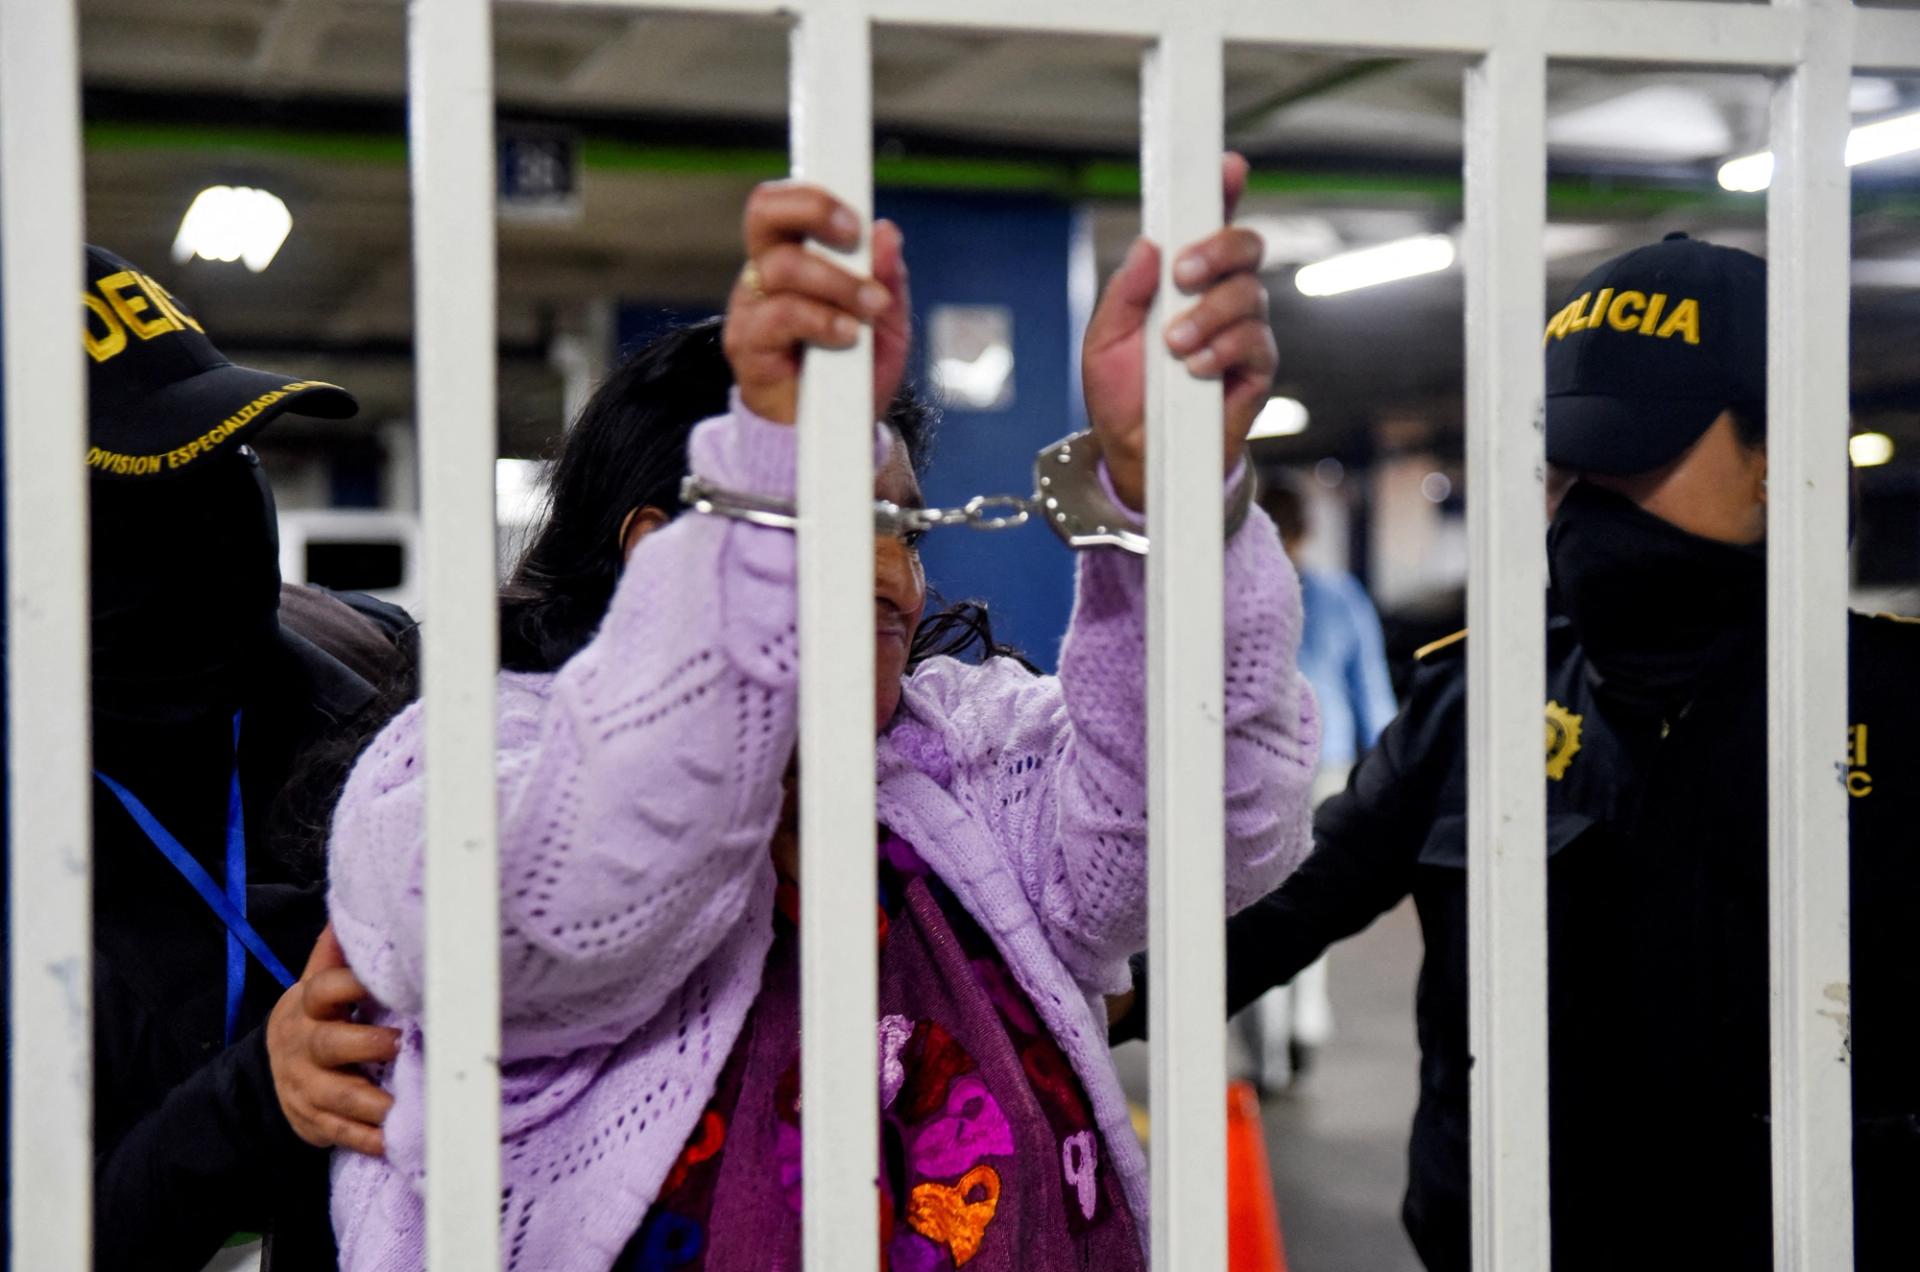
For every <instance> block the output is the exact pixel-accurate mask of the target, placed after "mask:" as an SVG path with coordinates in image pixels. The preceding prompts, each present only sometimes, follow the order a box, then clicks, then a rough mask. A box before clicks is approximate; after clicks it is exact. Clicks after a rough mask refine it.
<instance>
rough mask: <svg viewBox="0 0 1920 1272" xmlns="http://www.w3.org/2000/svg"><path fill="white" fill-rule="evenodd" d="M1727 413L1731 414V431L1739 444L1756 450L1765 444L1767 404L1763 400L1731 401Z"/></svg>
mask: <svg viewBox="0 0 1920 1272" xmlns="http://www.w3.org/2000/svg"><path fill="white" fill-rule="evenodd" d="M1727 413H1728V414H1729V415H1731V416H1733V431H1734V432H1735V433H1736V434H1738V435H1739V438H1740V444H1741V445H1742V446H1745V447H1747V448H1748V449H1750V450H1758V449H1760V448H1761V447H1764V446H1765V445H1766V444H1767V404H1766V403H1765V402H1764V401H1754V402H1732V403H1729V404H1728V405H1727Z"/></svg>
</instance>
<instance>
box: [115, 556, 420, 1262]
mask: <svg viewBox="0 0 1920 1272" xmlns="http://www.w3.org/2000/svg"><path fill="white" fill-rule="evenodd" d="M284 598H285V599H283V602H282V611H283V613H282V620H281V624H280V627H279V630H278V631H277V632H275V633H274V634H273V635H272V636H271V637H270V638H269V639H268V640H267V641H265V642H264V643H263V645H262V647H261V649H260V651H259V654H258V660H257V662H255V663H254V665H253V667H252V669H251V672H250V674H249V675H248V676H247V677H246V684H247V691H246V693H245V694H244V698H245V701H244V703H243V704H242V716H243V720H244V724H245V728H244V731H243V733H242V743H241V748H240V777H241V787H242V792H243V806H244V809H245V814H246V832H247V842H248V844H249V851H248V863H249V869H250V875H249V880H248V887H247V895H248V906H247V911H248V918H249V919H250V921H251V922H252V923H253V925H254V927H255V928H256V929H257V930H258V931H259V932H260V934H261V936H262V938H263V939H264V940H265V941H266V942H267V944H268V946H269V947H270V948H272V949H273V951H274V952H275V954H277V955H278V956H279V958H280V959H281V961H282V962H283V963H284V964H286V966H287V967H288V968H289V969H291V970H292V971H293V972H294V973H295V974H297V973H298V972H299V969H300V967H301V965H302V963H303V962H304V961H305V959H306V955H307V951H309V950H310V949H311V948H312V947H313V943H314V941H315V939H316V938H317V937H318V936H319V934H320V929H321V928H322V926H324V925H325V923H326V895H325V892H326V878H325V873H326V872H325V861H324V857H323V855H322V848H323V845H322V843H321V842H320V840H321V838H322V836H323V834H324V822H322V823H321V824H320V825H319V826H315V825H312V824H309V823H311V822H313V821H314V820H315V819H316V818H318V817H322V816H323V815H324V812H325V804H326V802H327V796H328V795H329V794H330V791H329V790H321V789H316V786H324V787H329V788H330V787H332V785H333V783H334V781H335V780H336V779H337V778H339V777H340V776H343V775H344V772H343V770H344V765H345V761H346V759H347V757H348V755H349V754H350V753H351V751H350V748H351V743H352V741H354V740H357V739H360V738H363V737H366V736H370V734H371V732H372V729H373V725H374V723H375V722H376V720H377V718H378V717H377V716H375V715H373V714H371V713H376V712H377V713H381V714H384V712H385V704H384V700H383V698H382V697H381V694H380V692H379V691H380V689H381V688H382V683H383V681H384V680H385V679H386V678H387V677H388V676H400V677H403V676H405V674H406V669H407V662H406V658H405V655H404V653H403V652H402V651H403V648H404V646H405V643H406V642H407V641H408V640H410V639H411V637H410V630H411V628H410V621H409V620H408V619H407V618H406V616H405V615H404V613H403V612H401V611H399V610H398V609H395V608H394V607H392V606H383V605H381V603H379V602H377V601H373V600H371V599H370V598H367V597H359V596H353V597H346V598H335V597H334V596H333V595H332V594H329V593H325V592H323V591H320V590H318V589H307V588H292V587H290V588H287V589H285V592H284ZM228 728H229V726H228V724H227V721H226V720H225V719H224V718H216V719H212V720H209V721H206V722H204V723H203V724H202V725H201V726H200V729H199V731H200V732H204V733H208V734H209V736H206V737H196V736H195V735H194V734H195V730H194V729H192V728H182V727H180V726H178V725H175V726H171V727H169V728H167V729H166V730H165V737H164V738H162V739H159V740H155V739H152V738H147V737H143V736H142V735H141V734H140V733H139V732H135V731H129V730H126V729H120V730H115V731H113V732H111V733H106V734H104V735H103V736H102V737H101V739H100V741H99V744H98V746H97V749H96V756H95V760H96V763H97V764H98V765H99V767H100V769H101V771H102V772H107V773H112V774H115V775H116V776H117V777H121V778H124V780H125V781H126V783H127V785H129V786H130V787H134V788H136V789H137V790H138V792H140V793H141V794H142V796H143V800H144V802H145V803H146V804H147V806H148V807H149V808H150V809H151V810H152V812H153V813H154V815H155V816H156V817H157V818H158V819H159V820H160V822H161V824H162V825H164V826H166V827H167V828H168V829H169V830H171V831H172V832H173V833H174V834H175V835H176V836H178V838H179V839H180V841H181V843H182V844H183V846H185V847H186V848H187V850H188V851H189V852H190V853H192V854H193V855H194V857H195V858H196V859H198V860H199V861H200V862H201V864H202V866H204V867H205V868H206V869H207V870H208V872H209V873H210V874H212V875H213V876H214V877H216V878H218V877H219V874H220V871H221V868H222V864H223V863H222V861H221V850H222V848H223V846H224V835H225V829H226V811H227V810H226V795H227V784H228V777H229V774H230V773H231V771H232V770H231V767H230V763H231V761H230V756H231V748H230V742H229V739H228ZM340 742H344V743H345V744H346V746H345V748H344V749H342V748H339V747H338V744H339V743H340ZM316 747H330V748H336V749H338V757H337V762H336V763H335V764H333V765H330V766H328V767H327V768H326V770H325V771H324V772H316V773H315V774H314V782H313V783H307V782H303V781H301V780H300V779H301V778H303V777H305V776H307V774H305V773H304V772H303V766H304V765H306V764H308V763H310V762H312V760H313V756H314V751H315V749H316ZM290 774H292V775H295V779H296V780H295V782H294V784H293V786H294V789H293V790H290V789H289V775H290ZM309 793H310V794H311V797H312V800H313V803H312V804H311V805H310V806H308V807H300V806H299V805H301V804H303V803H305V802H306V800H304V799H303V796H306V795H308V794H309ZM93 823H94V874H93V881H94V887H93V892H94V968H93V982H94V1064H95V1072H96V1075H97V1081H96V1084H95V1099H94V1157H95V1190H96V1195H95V1198H94V1211H95V1215H96V1219H97V1222H96V1224H95V1236H94V1265H95V1266H96V1267H98V1268H102V1269H121V1268H126V1269H135V1268H137V1269H142V1270H143V1272H144V1270H146V1269H168V1268H177V1269H182V1270H183V1272H194V1270H197V1269H198V1268H200V1267H202V1266H204V1265H205V1263H206V1261H207V1259H208V1257H209V1255H210V1254H211V1253H212V1252H213V1251H215V1250H217V1249H218V1248H219V1246H220V1245H221V1244H222V1243H223V1242H224V1241H226V1240H227V1239H228V1238H229V1237H231V1236H234V1235H235V1234H236V1233H249V1232H251V1233H264V1234H268V1236H269V1241H270V1246H269V1255H268V1266H270V1267H272V1268H273V1269H274V1270H275V1272H292V1270H299V1269H312V1270H314V1272H318V1270H319V1269H323V1268H332V1267H333V1266H334V1264H335V1255H334V1249H333V1239H332V1229H331V1225H330V1222H329V1218H328V1214H327V1174H326V1172H327V1155H326V1154H325V1153H324V1152H322V1151H320V1150H316V1149H313V1148H309V1147H308V1146H307V1145H306V1144H305V1143H303V1142H302V1141H301V1140H300V1139H299V1138H298V1137H297V1136H296V1135H295V1134H294V1133H293V1130H292V1128H291V1127H289V1126H288V1125H287V1121H286V1118H285V1116H284V1115H283V1114H282V1112H281V1110H280V1105H279V1097H278V1096H277V1094H276V1093H275V1091H274V1085H273V1073H272V1070H271V1067H270V1066H269V1063H268V1059H267V1047H266V1019H267V1015H268V1013H269V1012H271V1011H272V1009H273V1006H274V1004H275V1003H276V1002H277V1001H278V1000H279V997H280V993H281V990H280V986H279V985H278V984H277V983H276V982H275V981H274V980H273V978H272V977H270V976H268V975H266V974H265V972H264V971H263V970H262V969H261V967H260V966H259V964H258V963H257V962H255V961H254V960H252V959H248V960H247V964H246V969H245V977H246V979H245V988H244V993H243V995H242V997H241V1000H240V1012H239V1020H238V1027H237V1028H236V1030H235V1036H234V1040H233V1042H232V1043H231V1044H228V1043H227V1042H226V1041H225V1039H224V1037H223V1034H224V1026H225V1021H224V1019H223V1017H224V1008H225V1002H224V999H225V981H226V931H225V929H224V928H223V927H222V925H221V923H220V920H219V919H218V918H216V917H215V916H214V914H213V912H212V911H211V910H210V909H209V908H208V907H207V905H206V903H205V902H204V901H202V900H201V899H200V897H199V896H198V895H197V894H196V893H195V892H194V891H193V889H192V888H191V887H190V886H188V884H187V882H186V880H185V879H183V878H182V877H181V876H180V874H179V873H178V872H177V871H176V870H174V869H173V868H172V867H171V866H170V865H169V864H168V863H167V862H166V860H165V859H164V858H163V857H162V856H161V855H160V854H159V852H158V851H157V850H156V849H155V848H154V847H153V845H152V844H151V843H150V842H149V841H148V840H147V838H146V836H145V835H144V834H142V833H141V831H140V830H139V828H138V827H137V826H136V825H135V824H134V823H133V822H132V820H131V819H130V818H129V816H128V814H127V812H126V810H125V809H123V808H122V807H121V806H120V805H119V803H118V802H117V801H116V800H115V799H114V798H113V797H112V796H111V795H110V794H108V793H107V791H106V790H105V788H104V787H100V788H97V790H96V795H95V799H94V808H93Z"/></svg>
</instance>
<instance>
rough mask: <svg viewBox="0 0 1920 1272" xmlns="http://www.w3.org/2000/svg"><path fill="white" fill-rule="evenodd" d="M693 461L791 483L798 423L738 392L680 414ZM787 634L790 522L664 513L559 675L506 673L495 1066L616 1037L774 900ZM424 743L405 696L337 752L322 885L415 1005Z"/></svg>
mask: <svg viewBox="0 0 1920 1272" xmlns="http://www.w3.org/2000/svg"><path fill="white" fill-rule="evenodd" d="M690 458H691V463H692V467H693V470H694V471H695V472H696V473H698V474H700V475H701V476H703V477H706V478H708V479H710V480H711V481H712V482H714V483H715V484H717V485H719V486H722V487H724V488H727V489H731V490H738V491H742V492H747V493H752V494H759V495H770V496H780V497H788V496H791V494H792V491H793V472H794V443H793V430H792V429H791V428H787V427H782V426H779V425H775V424H770V423H768V422H766V421H763V420H759V419H756V418H754V417H752V416H750V415H748V414H747V413H746V412H745V411H744V410H743V409H742V408H741V407H740V406H739V405H738V402H737V401H736V403H735V406H734V409H733V411H732V413H730V414H729V415H726V416H721V417H718V418H715V419H712V420H708V421H706V422H705V423H703V424H701V425H700V426H699V427H698V428H697V429H696V430H695V431H694V434H693V437H692V440H691V443H690ZM794 642H795V633H794V547H793V536H792V534H790V533H788V532H786V531H781V530H773V529H767V528H763V527H757V526H752V525H748V524H746V523H744V522H740V521H733V520H727V519H722V518H716V517H702V516H683V517H680V518H679V519H677V520H675V521H674V522H672V523H671V524H669V525H667V526H665V527H663V528H662V529H660V530H658V531H656V532H654V533H653V534H650V535H648V536H647V537H646V538H645V539H644V540H643V541H642V542H641V544H640V545H639V546H638V548H637V549H636V550H635V552H634V554H633V557H632V559H631V560H630V561H629V563H628V565H627V568H626V570H625V572H624V574H623V576H622V578H621V580H620V583H619V585H618V587H617V589H616V591H615V593H614V597H613V600H612V603H611V605H610V606H609V608H608V611H607V615H606V618H605V620H604V622H603V623H602V626H601V628H600V630H599V632H598V633H597V634H596V635H595V636H594V638H593V639H592V640H591V641H590V642H589V643H588V644H587V645H586V646H585V647H584V648H583V649H582V650H581V651H580V652H579V653H578V654H576V655H575V656H574V657H573V658H572V659H571V660H569V661H568V662H567V663H566V664H565V665H564V666H563V667H561V668H560V670H559V672H558V673H557V674H554V675H551V676H535V675H524V674H512V673H506V674H503V675H502V676H501V683H500V690H499V703H500V717H499V729H500V732H499V739H498V757H499V777H498V790H499V804H500V877H501V897H500V940H501V946H500V950H501V977H502V1012H503V1021H502V1023H503V1026H504V1036H505V1040H506V1049H507V1054H506V1055H504V1057H503V1058H504V1059H505V1060H508V1061H512V1060H515V1059H521V1058H526V1057H528V1056H538V1055H559V1054H565V1053H568V1052H572V1051H575V1050H578V1049H580V1048H583V1047H590V1046H595V1045H604V1044H610V1043H613V1042H615V1041H617V1040H619V1039H621V1038H623V1037H626V1036H627V1035H629V1034H631V1033H632V1032H633V1031H634V1030H635V1029H637V1028H639V1027H640V1026H642V1025H644V1024H645V1023H646V1022H647V1021H648V1020H650V1019H651V1018H652V1017H653V1016H654V1015H655V1014H656V1013H657V1012H658V1011H659V1010H660V1009H661V1008H662V1006H663V1005H664V1004H665V1003H666V1002H667V1001H668V998H669V996H670V995H671V994H672V993H673V992H674V991H675V990H676V989H677V988H679V987H680V986H681V985H682V984H683V983H684V982H685V981H686V980H687V979H688V977H689V976H690V975H691V974H692V973H693V972H694V970H695V969H696V968H698V967H699V965H700V964H701V963H702V962H703V961H704V960H705V959H706V958H707V957H708V956H709V955H710V954H712V953H713V952H714V950H715V949H716V948H718V947H719V946H720V945H721V943H722V942H723V941H725V940H726V939H727V937H728V936H729V935H730V934H731V933H732V932H733V931H734V929H735V928H736V927H737V925H738V924H740V923H741V922H742V921H743V920H745V919H746V917H747V916H748V915H749V913H750V912H751V910H752V904H751V903H752V901H753V900H754V898H755V897H756V896H763V895H770V894H771V871H772V867H771V865H770V863H769V860H768V856H767V843H768V841H769V838H770V837H771V834H772V831H773V828H774V825H775V823H776V820H777V818H778V816H779V812H780V805H781V779H782V775H783V774H784V772H785V769H786V765H787V761H788V757H789V755H790V753H791V751H792V747H793V739H794V729H795V696H796V695H795V675H796V658H795V651H794ZM423 742H424V738H423V733H422V710H421V707H420V706H419V705H418V704H416V705H415V706H414V707H412V708H409V709H408V710H407V711H406V712H405V713H403V714H402V715H401V716H400V717H398V718H397V719H396V720H395V721H394V722H393V724H392V725H390V726H389V727H388V728H387V730H386V731H385V732H384V733H383V734H382V735H381V736H380V737H379V738H378V739H377V740H376V741H375V743H374V745H373V746H372V748H371V749H370V750H369V752H368V753H367V755H366V756H365V757H363V758H362V760H361V762H360V763H359V765H358V766H357V767H356V768H355V770H354V772H353V775H352V777H351V778H350V779H349V781H348V783H347V786H346V789H345V791H344V793H343V794H342V796H341V799H340V803H339V808H338V811H337V813H336V816H335V821H334V827H333V839H332V846H331V856H332V865H331V871H332V878H331V881H330V891H329V906H330V909H331V913H332V917H333V921H334V925H335V929H336V931H337V932H338V934H339V936H340V939H341V943H342V945H343V946H344V948H345V950H346V953H347V956H348V960H349V961H350V962H351V964H352V965H353V967H354V969H355V970H356V971H357V972H358V973H359V975H360V976H361V978H362V979H363V980H364V981H365V982H366V984H367V986H368V988H369V989H370V990H371V991H372V993H373V995H374V996H375V998H377V999H378V1000H379V1001H380V1002H381V1003H382V1004H384V1005H385V1006H387V1007H388V1008H390V1009H392V1010H394V1011H396V1012H398V1013H400V1014H402V1015H406V1016H413V1017H416V1018H417V1017H418V1015H419V1012H420V1009H421V1002H422V995H423V987H424V972H425V943H424V940H423V936H422V931H421V927H422V924H421V908H422V892H421V877H422V857H423V850H424V841H423V834H422V807H423V805H422V794H423V791H422V780H421V778H422V774H421V769H422V766H423V761H422V747H423ZM763 875H764V876H766V877H765V878H762V876H763Z"/></svg>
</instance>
